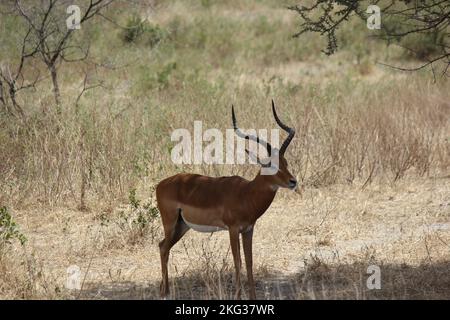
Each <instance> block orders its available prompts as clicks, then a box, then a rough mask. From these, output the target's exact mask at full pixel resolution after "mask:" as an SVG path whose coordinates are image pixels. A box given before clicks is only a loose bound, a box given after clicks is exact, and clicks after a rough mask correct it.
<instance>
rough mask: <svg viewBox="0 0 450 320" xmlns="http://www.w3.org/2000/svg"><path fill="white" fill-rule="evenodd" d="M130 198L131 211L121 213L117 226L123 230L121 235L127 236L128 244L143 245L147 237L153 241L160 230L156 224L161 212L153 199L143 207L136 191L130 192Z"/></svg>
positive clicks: (116, 222)
mask: <svg viewBox="0 0 450 320" xmlns="http://www.w3.org/2000/svg"><path fill="white" fill-rule="evenodd" d="M153 191H154V190H152V194H153V193H154V192H153ZM128 198H129V202H130V210H121V211H119V215H118V219H117V220H116V221H115V224H116V225H117V226H118V228H119V229H120V230H121V234H123V235H126V241H127V243H128V244H131V245H135V244H137V243H141V242H142V241H143V239H144V238H145V237H146V236H147V235H150V236H151V238H152V240H153V239H154V238H155V236H156V232H157V230H158V225H157V224H156V223H155V222H156V219H157V218H158V217H159V210H158V207H157V206H156V205H155V204H154V203H155V201H154V199H153V198H152V197H151V198H150V199H149V200H148V202H146V203H144V204H142V205H141V203H142V201H141V200H139V199H138V198H137V196H136V189H131V190H130V192H129V197H128ZM105 225H106V224H105Z"/></svg>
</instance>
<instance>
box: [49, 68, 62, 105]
mask: <svg viewBox="0 0 450 320" xmlns="http://www.w3.org/2000/svg"><path fill="white" fill-rule="evenodd" d="M49 69H50V74H51V76H52V83H53V94H54V96H55V102H56V109H57V112H58V113H61V93H60V91H59V84H58V73H57V71H56V67H55V66H54V65H52V66H50V68H49Z"/></svg>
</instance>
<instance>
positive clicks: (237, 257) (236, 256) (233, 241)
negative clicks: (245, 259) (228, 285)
mask: <svg viewBox="0 0 450 320" xmlns="http://www.w3.org/2000/svg"><path fill="white" fill-rule="evenodd" d="M230 245H231V252H232V253H233V260H234V268H235V277H234V278H235V286H236V291H235V294H234V298H235V299H241V253H240V250H239V247H240V244H239V230H238V229H236V228H233V229H232V228H230Z"/></svg>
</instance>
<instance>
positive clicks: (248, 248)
mask: <svg viewBox="0 0 450 320" xmlns="http://www.w3.org/2000/svg"><path fill="white" fill-rule="evenodd" d="M252 240H253V227H252V228H251V229H250V230H249V231H247V232H244V233H242V245H243V247H244V256H245V266H246V267H247V277H248V286H249V289H248V290H249V298H250V300H255V299H256V292H255V282H254V280H253V254H252Z"/></svg>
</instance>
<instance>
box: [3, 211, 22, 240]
mask: <svg viewBox="0 0 450 320" xmlns="http://www.w3.org/2000/svg"><path fill="white" fill-rule="evenodd" d="M13 240H19V242H20V244H21V245H24V244H25V242H27V238H26V237H25V235H24V234H23V233H21V232H20V230H19V227H18V225H17V223H16V222H15V221H14V219H13V217H12V215H11V213H10V212H9V211H8V209H7V208H6V207H0V247H2V246H3V245H5V244H10V243H12V241H13Z"/></svg>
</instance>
